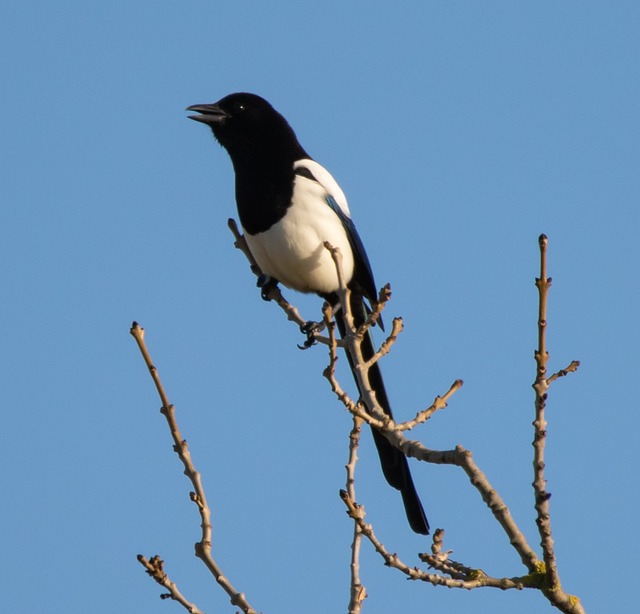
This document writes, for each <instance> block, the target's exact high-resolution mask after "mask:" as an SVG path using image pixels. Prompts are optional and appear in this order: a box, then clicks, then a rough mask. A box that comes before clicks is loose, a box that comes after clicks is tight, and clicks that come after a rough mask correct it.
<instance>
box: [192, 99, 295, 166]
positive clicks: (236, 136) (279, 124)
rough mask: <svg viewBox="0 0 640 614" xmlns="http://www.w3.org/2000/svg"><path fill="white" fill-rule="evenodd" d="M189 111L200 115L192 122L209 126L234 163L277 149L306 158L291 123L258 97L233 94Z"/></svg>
mask: <svg viewBox="0 0 640 614" xmlns="http://www.w3.org/2000/svg"><path fill="white" fill-rule="evenodd" d="M187 111H195V112H197V113H198V115H189V119H193V120H195V121H198V122H202V123H203V124H207V125H208V126H209V127H210V128H211V130H212V131H213V134H214V136H215V138H216V139H217V141H218V142H219V143H220V144H221V145H222V146H223V147H224V148H225V149H226V150H227V151H228V152H229V155H230V156H231V159H232V160H233V161H234V163H235V162H238V161H239V160H240V159H243V158H246V157H252V158H253V157H256V156H257V157H264V156H271V155H272V154H273V152H274V151H275V150H281V151H284V152H287V153H288V152H291V155H293V159H294V160H296V159H299V158H300V157H305V155H303V154H304V150H303V149H302V147H301V146H300V144H299V143H298V140H297V138H296V135H295V133H294V132H293V130H292V129H291V127H290V126H289V124H288V123H287V120H286V119H285V118H284V117H282V115H280V113H278V112H277V111H276V110H275V109H274V108H273V107H272V106H271V105H270V104H269V103H268V102H267V101H266V100H265V99H264V98H261V97H260V96H257V95H256V94H248V93H244V92H242V93H237V94H229V95H228V96H225V97H224V98H222V99H221V100H219V101H218V102H214V103H212V104H194V105H192V106H190V107H187Z"/></svg>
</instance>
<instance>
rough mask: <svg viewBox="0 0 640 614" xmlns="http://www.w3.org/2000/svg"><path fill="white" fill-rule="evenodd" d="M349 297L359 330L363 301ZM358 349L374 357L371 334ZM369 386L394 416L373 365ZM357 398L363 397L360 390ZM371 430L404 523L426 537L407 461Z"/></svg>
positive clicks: (426, 527)
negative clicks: (404, 516)
mask: <svg viewBox="0 0 640 614" xmlns="http://www.w3.org/2000/svg"><path fill="white" fill-rule="evenodd" d="M351 297H352V300H351V303H352V307H351V309H352V312H353V318H354V324H355V325H356V326H360V325H361V324H362V323H363V322H364V321H365V317H366V312H365V309H364V304H363V302H362V297H360V296H358V293H357V292H352V293H351ZM336 322H337V324H338V330H339V331H340V336H341V337H344V335H345V326H344V322H343V320H342V317H340V316H338V317H337V318H336ZM361 347H362V354H363V356H364V359H365V360H368V359H369V358H371V357H372V356H373V354H374V346H373V339H372V337H371V333H370V332H367V335H366V336H365V337H364V339H363V340H362V346H361ZM348 358H349V365H350V366H351V371H352V373H353V374H354V379H355V371H354V368H353V361H352V360H351V356H348ZM357 383H358V380H357V379H356V385H357ZM369 383H370V384H371V388H372V390H373V391H374V392H375V393H376V398H377V400H378V403H379V404H380V406H381V407H382V409H383V410H384V413H385V414H387V415H388V416H390V417H393V414H392V413H391V405H390V403H389V397H388V396H387V391H386V389H385V387H384V381H383V379H382V373H381V372H380V368H379V367H378V363H375V364H374V365H373V366H372V367H371V368H370V369H369ZM360 394H362V391H361V390H360ZM371 430H372V432H373V441H374V442H375V444H376V448H377V449H378V455H379V456H380V464H381V465H382V472H383V473H384V477H385V478H386V480H387V482H389V485H390V486H393V487H394V488H396V489H397V490H399V491H400V494H401V495H402V501H403V503H404V509H405V512H406V514H407V519H408V520H409V525H410V526H411V528H412V529H413V531H415V532H416V533H420V534H421V535H428V534H429V522H428V520H427V517H426V515H425V513H424V509H423V508H422V503H420V499H419V497H418V493H417V492H416V488H415V486H414V484H413V479H412V478H411V472H410V470H409V463H408V462H407V457H406V456H405V455H404V454H403V453H402V452H401V451H400V450H398V449H397V448H394V447H393V446H392V445H391V443H389V440H388V439H386V437H384V435H382V434H381V433H380V432H378V431H377V430H376V429H374V428H372V429H371Z"/></svg>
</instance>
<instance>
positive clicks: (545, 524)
mask: <svg viewBox="0 0 640 614" xmlns="http://www.w3.org/2000/svg"><path fill="white" fill-rule="evenodd" d="M538 242H539V245H540V277H538V278H536V287H537V288H538V294H539V302H538V348H537V349H536V351H535V353H534V358H535V361H536V380H535V382H534V384H533V389H534V391H535V410H536V418H535V420H534V422H533V427H534V437H533V450H534V454H533V473H534V479H533V489H534V494H535V508H536V512H537V518H536V524H537V525H538V531H539V533H540V540H541V541H540V545H541V546H542V556H543V559H544V571H545V583H544V586H543V587H541V588H542V591H543V592H544V594H545V595H546V596H547V598H548V599H549V601H550V602H551V603H552V604H553V605H555V606H556V607H557V608H559V609H560V610H562V611H565V612H568V611H571V612H580V611H582V606H581V604H580V602H579V601H578V600H577V598H576V597H574V596H573V595H568V594H567V593H565V592H564V590H563V589H562V586H561V584H560V576H559V574H558V566H557V562H556V554H555V549H554V547H553V546H554V543H553V537H552V532H551V515H550V512H549V499H550V498H551V493H549V492H548V491H547V482H546V480H545V477H544V469H545V462H544V452H545V443H546V439H547V421H546V419H545V409H546V405H547V395H548V390H549V385H550V383H551V382H552V381H554V380H555V379H557V378H558V377H561V376H564V375H567V373H569V372H572V371H575V370H576V369H577V368H578V365H579V363H578V362H577V361H573V362H572V363H571V364H570V365H569V366H568V367H567V369H564V370H563V371H559V372H558V373H556V374H554V375H552V376H551V377H550V378H548V379H547V378H546V373H547V363H548V361H549V352H548V351H547V298H548V294H549V288H551V278H550V277H547V245H548V243H549V241H548V239H547V237H546V236H545V235H540V238H539V240H538ZM569 608H572V609H569Z"/></svg>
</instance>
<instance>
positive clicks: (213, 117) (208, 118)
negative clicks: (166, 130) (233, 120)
mask: <svg viewBox="0 0 640 614" xmlns="http://www.w3.org/2000/svg"><path fill="white" fill-rule="evenodd" d="M186 110H187V111H196V112H197V113H200V115H189V116H188V117H189V119H193V120H195V121H197V122H202V123H203V124H209V125H212V124H219V123H221V122H223V121H224V120H225V119H226V118H227V117H229V114H228V113H226V112H225V111H223V110H222V109H221V108H220V107H219V106H218V105H217V104H194V105H191V106H190V107H187V108H186Z"/></svg>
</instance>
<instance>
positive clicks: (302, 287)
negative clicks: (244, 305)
mask: <svg viewBox="0 0 640 614" xmlns="http://www.w3.org/2000/svg"><path fill="white" fill-rule="evenodd" d="M325 195H326V192H324V190H323V189H322V187H321V186H320V185H318V184H317V183H316V182H313V181H310V180H308V179H304V178H297V181H296V186H295V190H294V195H293V201H294V203H295V204H294V205H293V206H292V207H290V208H289V210H288V211H287V214H286V215H285V217H284V218H283V219H282V220H280V221H279V222H278V223H277V224H274V225H273V226H272V227H271V228H269V230H267V231H265V232H261V233H259V234H257V235H253V236H251V235H249V234H247V233H245V238H246V240H247V244H248V245H249V249H250V250H251V253H252V254H253V257H254V258H255V259H256V262H257V263H258V266H259V267H260V268H261V269H262V272H263V273H265V274H267V275H269V276H270V277H274V278H275V279H277V280H278V281H280V282H281V283H283V284H284V285H285V286H287V287H288V288H293V289H294V290H298V291H299V292H317V293H328V292H335V291H336V290H337V289H338V275H337V272H336V267H335V264H334V263H333V260H332V258H331V254H330V253H329V252H328V250H327V249H326V248H325V247H324V242H325V241H328V242H329V243H331V245H333V246H334V247H339V248H340V251H341V252H342V261H343V263H342V266H343V270H344V275H345V280H346V282H347V283H348V282H349V281H350V280H351V277H352V276H353V267H354V263H353V253H352V251H351V245H350V244H349V239H348V237H347V233H346V232H345V230H344V227H343V226H342V222H341V221H340V219H339V218H338V216H337V215H336V213H335V212H334V211H333V210H332V209H331V207H330V206H329V205H328V204H325V202H324V198H325Z"/></svg>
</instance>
